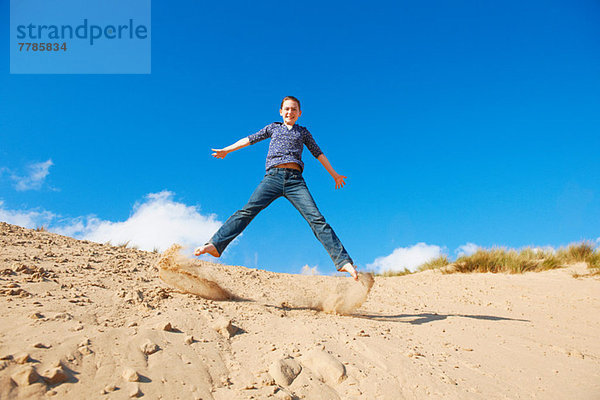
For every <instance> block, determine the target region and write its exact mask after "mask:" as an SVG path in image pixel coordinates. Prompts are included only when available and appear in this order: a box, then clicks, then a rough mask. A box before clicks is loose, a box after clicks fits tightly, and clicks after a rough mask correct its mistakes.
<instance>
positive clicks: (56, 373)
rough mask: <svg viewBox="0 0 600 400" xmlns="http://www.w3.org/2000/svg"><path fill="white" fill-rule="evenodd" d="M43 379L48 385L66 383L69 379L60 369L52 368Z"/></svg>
mask: <svg viewBox="0 0 600 400" xmlns="http://www.w3.org/2000/svg"><path fill="white" fill-rule="evenodd" d="M44 379H45V380H46V383H48V385H57V384H60V383H63V382H66V381H67V379H69V377H68V375H67V373H66V372H65V371H64V370H63V369H62V368H60V367H59V368H52V369H50V370H48V371H46V373H45V374H44Z"/></svg>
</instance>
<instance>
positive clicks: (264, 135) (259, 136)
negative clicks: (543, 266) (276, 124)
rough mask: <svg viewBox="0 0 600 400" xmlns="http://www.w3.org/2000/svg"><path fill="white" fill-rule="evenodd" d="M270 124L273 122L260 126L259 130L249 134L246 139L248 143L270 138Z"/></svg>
mask: <svg viewBox="0 0 600 400" xmlns="http://www.w3.org/2000/svg"><path fill="white" fill-rule="evenodd" d="M271 125H273V124H269V125H267V126H265V127H264V128H262V129H261V130H260V131H258V132H256V133H253V134H252V135H249V136H248V140H249V141H250V144H254V143H257V142H260V141H261V140H265V139H268V138H270V137H271V134H272V133H273V132H272V130H271Z"/></svg>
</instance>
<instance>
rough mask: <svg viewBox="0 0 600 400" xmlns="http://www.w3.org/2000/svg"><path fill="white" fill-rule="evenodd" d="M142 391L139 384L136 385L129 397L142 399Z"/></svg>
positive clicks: (130, 390) (130, 391)
mask: <svg viewBox="0 0 600 400" xmlns="http://www.w3.org/2000/svg"><path fill="white" fill-rule="evenodd" d="M141 396H142V391H141V390H140V385H138V384H137V383H136V384H134V385H133V386H132V387H131V389H129V397H141Z"/></svg>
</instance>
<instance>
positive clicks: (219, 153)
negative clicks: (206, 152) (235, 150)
mask: <svg viewBox="0 0 600 400" xmlns="http://www.w3.org/2000/svg"><path fill="white" fill-rule="evenodd" d="M211 150H212V151H214V153H212V156H213V157H215V158H225V156H226V155H227V154H229V152H228V151H227V150H225V149H211Z"/></svg>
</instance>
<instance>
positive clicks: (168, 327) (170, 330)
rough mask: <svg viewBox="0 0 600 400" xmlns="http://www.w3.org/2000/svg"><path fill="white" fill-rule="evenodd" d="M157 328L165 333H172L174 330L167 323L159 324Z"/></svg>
mask: <svg viewBox="0 0 600 400" xmlns="http://www.w3.org/2000/svg"><path fill="white" fill-rule="evenodd" d="M159 328H160V329H161V330H163V331H167V332H173V331H174V330H175V329H174V328H173V325H171V323H170V322H167V323H166V324H160V325H159Z"/></svg>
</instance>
